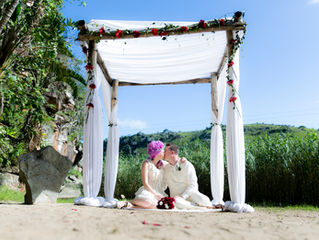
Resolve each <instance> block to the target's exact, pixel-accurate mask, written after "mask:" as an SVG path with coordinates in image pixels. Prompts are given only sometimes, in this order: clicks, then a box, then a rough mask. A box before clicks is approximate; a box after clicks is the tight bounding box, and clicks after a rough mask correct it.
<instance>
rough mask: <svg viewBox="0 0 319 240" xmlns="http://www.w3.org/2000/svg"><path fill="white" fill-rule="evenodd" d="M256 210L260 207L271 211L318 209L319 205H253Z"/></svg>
mask: <svg viewBox="0 0 319 240" xmlns="http://www.w3.org/2000/svg"><path fill="white" fill-rule="evenodd" d="M253 207H254V208H255V210H256V211H258V210H260V209H266V210H273V211H285V210H300V211H319V207H316V206H312V205H287V206H272V205H268V204H266V205H259V204H256V205H253Z"/></svg>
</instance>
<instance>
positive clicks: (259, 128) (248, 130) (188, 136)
mask: <svg viewBox="0 0 319 240" xmlns="http://www.w3.org/2000/svg"><path fill="white" fill-rule="evenodd" d="M222 131H223V133H224V139H225V134H226V126H225V125H222ZM312 131H316V132H318V130H314V129H309V128H306V127H304V126H300V127H293V126H288V125H273V124H246V125H244V132H245V141H246V142H248V141H250V140H252V139H254V138H256V137H258V136H264V135H275V134H287V133H288V134H291V135H296V136H298V135H304V134H306V133H309V132H312ZM210 134H211V127H207V128H206V129H204V130H198V131H191V132H173V131H170V130H168V129H165V130H164V131H163V132H160V133H154V134H144V133H142V132H139V133H137V134H134V135H129V136H122V137H121V138H120V152H121V153H122V154H133V155H135V154H139V153H143V152H145V148H146V147H147V144H148V143H149V142H150V141H152V140H161V141H162V142H164V143H167V142H170V143H174V144H177V145H181V144H183V143H187V142H192V141H194V140H196V139H198V140H200V141H203V142H207V143H209V142H210ZM106 143H107V140H105V142H104V146H105V147H106Z"/></svg>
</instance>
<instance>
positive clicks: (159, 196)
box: [155, 194, 164, 200]
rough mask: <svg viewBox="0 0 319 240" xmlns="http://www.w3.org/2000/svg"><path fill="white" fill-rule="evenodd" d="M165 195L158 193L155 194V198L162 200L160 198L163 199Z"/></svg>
mask: <svg viewBox="0 0 319 240" xmlns="http://www.w3.org/2000/svg"><path fill="white" fill-rule="evenodd" d="M163 197H164V196H162V195H161V194H156V195H155V198H156V200H160V199H162V198H163Z"/></svg>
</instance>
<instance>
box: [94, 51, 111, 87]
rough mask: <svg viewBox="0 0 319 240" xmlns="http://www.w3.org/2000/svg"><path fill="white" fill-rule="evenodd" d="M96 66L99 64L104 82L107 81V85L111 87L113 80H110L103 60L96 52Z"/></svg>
mask: <svg viewBox="0 0 319 240" xmlns="http://www.w3.org/2000/svg"><path fill="white" fill-rule="evenodd" d="M97 64H99V66H100V68H101V70H102V73H103V75H104V77H105V79H106V80H107V81H108V83H109V84H110V85H111V86H112V84H113V83H112V82H113V80H112V78H111V76H110V74H109V72H108V71H107V68H106V66H105V64H104V61H103V59H102V57H101V55H100V53H99V51H97Z"/></svg>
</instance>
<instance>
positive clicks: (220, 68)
mask: <svg viewBox="0 0 319 240" xmlns="http://www.w3.org/2000/svg"><path fill="white" fill-rule="evenodd" d="M227 53H228V46H226V47H225V51H224V56H223V58H222V61H221V62H220V64H219V67H218V70H217V73H216V75H217V79H218V78H219V76H220V74H221V72H222V70H223V68H224V66H225V64H226V59H227Z"/></svg>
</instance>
